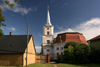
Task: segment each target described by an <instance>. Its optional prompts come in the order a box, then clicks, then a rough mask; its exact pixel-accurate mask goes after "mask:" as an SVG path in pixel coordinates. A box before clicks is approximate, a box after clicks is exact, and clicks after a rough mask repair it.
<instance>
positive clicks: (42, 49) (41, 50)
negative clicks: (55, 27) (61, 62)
mask: <svg viewBox="0 0 100 67" xmlns="http://www.w3.org/2000/svg"><path fill="white" fill-rule="evenodd" d="M40 54H43V46H42V48H41V52H40Z"/></svg>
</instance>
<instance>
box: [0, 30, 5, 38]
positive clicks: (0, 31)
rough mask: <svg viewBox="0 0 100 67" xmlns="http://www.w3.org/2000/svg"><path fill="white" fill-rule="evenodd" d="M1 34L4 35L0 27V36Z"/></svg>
mask: <svg viewBox="0 0 100 67" xmlns="http://www.w3.org/2000/svg"><path fill="white" fill-rule="evenodd" d="M3 35H4V33H3V31H2V29H0V38H1V36H3Z"/></svg>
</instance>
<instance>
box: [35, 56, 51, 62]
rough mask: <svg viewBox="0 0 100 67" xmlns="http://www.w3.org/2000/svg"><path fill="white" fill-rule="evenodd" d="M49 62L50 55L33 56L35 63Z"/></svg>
mask: <svg viewBox="0 0 100 67" xmlns="http://www.w3.org/2000/svg"><path fill="white" fill-rule="evenodd" d="M49 62H50V55H49V54H48V55H36V56H35V63H49Z"/></svg>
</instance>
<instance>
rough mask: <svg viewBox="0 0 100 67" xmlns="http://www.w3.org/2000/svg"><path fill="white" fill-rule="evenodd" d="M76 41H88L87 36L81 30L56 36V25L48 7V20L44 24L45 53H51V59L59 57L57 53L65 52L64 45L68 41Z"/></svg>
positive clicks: (43, 40)
mask: <svg viewBox="0 0 100 67" xmlns="http://www.w3.org/2000/svg"><path fill="white" fill-rule="evenodd" d="M70 41H74V42H78V43H86V44H88V43H87V41H86V39H85V37H84V36H83V34H82V33H79V32H64V33H59V34H58V35H57V37H56V38H54V26H53V25H52V24H51V21H50V13H49V7H48V9H47V22H46V24H45V25H44V26H43V36H42V47H43V54H44V55H47V54H50V58H51V59H57V55H60V54H61V53H62V54H64V45H65V44H66V43H67V42H70Z"/></svg>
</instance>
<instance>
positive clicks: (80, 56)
mask: <svg viewBox="0 0 100 67" xmlns="http://www.w3.org/2000/svg"><path fill="white" fill-rule="evenodd" d="M90 50H91V49H90V46H89V45H87V44H85V43H77V42H68V43H66V44H65V46H64V59H65V62H66V63H88V62H89V59H88V55H89V54H90Z"/></svg>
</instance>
